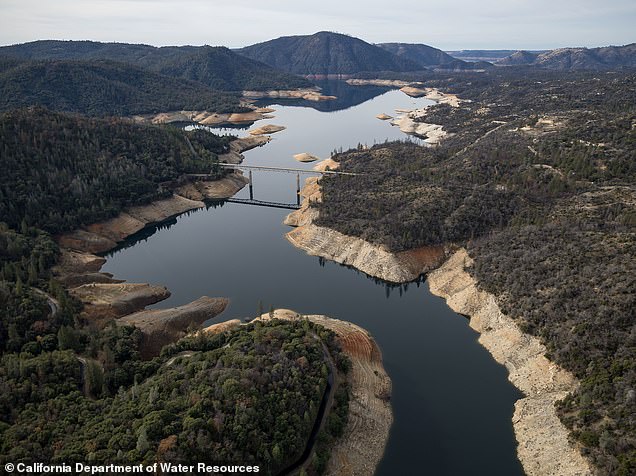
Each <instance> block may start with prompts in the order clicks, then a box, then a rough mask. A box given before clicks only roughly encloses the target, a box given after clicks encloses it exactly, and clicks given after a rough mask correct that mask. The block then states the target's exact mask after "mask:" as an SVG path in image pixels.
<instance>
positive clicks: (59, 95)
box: [0, 60, 241, 116]
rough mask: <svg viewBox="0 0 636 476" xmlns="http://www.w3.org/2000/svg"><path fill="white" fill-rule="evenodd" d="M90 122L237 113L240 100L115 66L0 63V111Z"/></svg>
mask: <svg viewBox="0 0 636 476" xmlns="http://www.w3.org/2000/svg"><path fill="white" fill-rule="evenodd" d="M35 105H37V106H44V107H46V108H48V109H51V110H56V111H68V112H79V113H83V114H88V115H91V116H101V115H131V114H143V113H151V112H160V111H174V110H183V109H186V110H209V111H215V112H229V111H239V110H241V106H240V104H239V96H238V95H234V94H230V93H228V92H219V91H214V90H212V89H210V88H209V87H207V86H204V85H203V84H201V83H197V82H194V81H187V80H181V79H175V78H172V77H169V76H163V75H160V74H157V73H153V72H151V71H147V70H144V69H141V68H138V67H135V66H132V65H130V64H125V63H117V62H114V61H105V60H91V61H75V60H55V61H18V60H8V61H2V60H0V110H9V109H14V108H20V107H26V106H35Z"/></svg>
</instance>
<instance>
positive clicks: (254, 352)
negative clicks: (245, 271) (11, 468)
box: [0, 321, 340, 475]
mask: <svg viewBox="0 0 636 476" xmlns="http://www.w3.org/2000/svg"><path fill="white" fill-rule="evenodd" d="M136 332H138V331H134V330H132V329H128V328H124V329H114V328H113V329H110V330H107V331H106V332H105V333H104V334H103V335H102V336H99V337H94V339H95V340H92V341H91V343H92V344H93V345H94V346H96V347H97V348H96V349H95V350H91V349H89V348H86V349H80V350H81V351H82V353H83V354H84V355H85V356H86V357H85V358H86V359H89V360H88V362H89V363H90V365H92V366H93V369H92V370H90V369H91V367H88V368H83V367H82V366H81V365H80V362H79V361H78V360H77V358H76V357H75V354H74V353H73V352H72V351H69V350H53V351H52V352H47V353H43V354H41V355H32V354H29V353H28V352H27V353H22V354H20V355H18V354H5V355H4V356H3V357H2V361H1V362H2V366H0V383H1V384H2V387H3V392H2V396H1V397H0V410H2V412H1V413H0V418H1V422H0V425H3V438H2V442H1V443H0V455H1V456H0V464H3V465H4V463H5V462H8V461H11V462H14V461H48V462H51V463H52V464H55V463H62V462H64V463H67V464H72V463H73V462H86V461H90V462H91V463H92V464H95V465H98V464H111V463H114V464H118V463H119V464H126V463H128V464H130V463H131V462H134V463H135V464H138V463H141V462H143V463H144V464H152V463H154V462H155V461H169V462H172V463H175V464H178V463H188V462H189V463H192V462H207V463H209V464H213V463H214V464H221V463H222V464H241V465H252V466H259V467H260V471H259V473H260V474H266V475H272V474H277V470H280V469H282V468H284V467H285V466H287V465H289V464H290V463H293V462H295V460H296V459H297V458H299V457H300V455H301V454H302V452H303V450H304V449H305V445H306V443H307V439H308V437H309V434H310V432H311V429H312V426H313V423H314V420H315V419H316V417H317V414H318V409H319V407H320V402H321V400H322V398H323V394H324V392H325V388H326V385H327V376H328V374H329V368H328V365H327V358H328V357H327V356H326V355H325V353H324V350H323V345H324V346H325V348H328V349H329V352H330V353H332V354H333V356H334V357H336V358H339V357H338V356H339V355H340V354H339V350H338V348H337V346H336V344H335V342H334V340H333V333H331V332H330V331H327V330H325V329H324V328H321V327H317V326H315V325H313V324H311V323H310V322H308V321H306V322H288V321H286V322H283V321H271V322H268V323H255V324H251V325H249V326H244V327H241V328H239V329H236V330H233V331H229V332H227V333H224V334H218V335H212V336H205V335H200V336H199V337H196V338H190V339H186V340H183V341H181V342H179V344H178V346H177V347H175V348H174V349H171V348H167V349H166V350H165V351H164V353H163V355H162V357H158V358H155V359H154V360H153V361H151V362H146V363H141V362H139V360H138V353H137V350H138V349H137V346H138V341H139V338H138V336H137V335H136ZM115 333H119V334H121V335H118V336H115V335H114V334H115ZM115 337H116V340H114V338H115ZM113 344H114V345H116V347H110V346H111V345H113ZM100 346H101V349H102V350H99V351H98V349H100ZM106 349H108V352H110V353H111V355H114V362H112V363H108V362H105V361H104V360H103V357H101V356H103V355H104V353H103V352H104V351H105V350H106ZM176 349H178V350H179V351H181V352H184V351H188V356H187V357H179V355H180V354H176ZM131 366H132V367H133V368H135V367H136V370H135V373H134V377H133V379H132V380H131V381H123V380H121V379H120V380H119V381H116V382H113V378H117V375H118V373H121V371H122V367H123V368H129V367H131ZM89 372H90V373H89ZM82 373H84V378H86V377H88V376H90V378H89V381H88V382H86V385H85V387H86V389H87V390H88V391H89V395H85V394H84V393H83V392H82V378H83V377H82ZM113 383H121V385H120V386H114V388H113ZM25 385H29V387H30V391H29V394H27V395H25V394H24V393H25V392H24V391H23V388H24V386H25ZM22 395H24V396H25V397H26V398H28V399H29V400H30V405H25V402H24V401H23V400H21V399H20V396H22ZM91 395H92V397H93V398H87V397H88V396H91ZM45 396H46V397H45Z"/></svg>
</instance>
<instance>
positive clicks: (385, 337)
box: [103, 83, 523, 476]
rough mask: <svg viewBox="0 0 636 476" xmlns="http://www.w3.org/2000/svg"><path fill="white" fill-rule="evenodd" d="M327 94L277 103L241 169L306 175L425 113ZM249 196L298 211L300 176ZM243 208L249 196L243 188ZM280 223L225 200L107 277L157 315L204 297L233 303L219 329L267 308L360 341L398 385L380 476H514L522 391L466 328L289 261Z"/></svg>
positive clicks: (382, 96) (450, 317)
mask: <svg viewBox="0 0 636 476" xmlns="http://www.w3.org/2000/svg"><path fill="white" fill-rule="evenodd" d="M335 87H337V93H338V94H339V95H340V97H339V102H338V103H337V104H332V105H326V104H308V103H285V104H272V105H271V107H272V108H274V109H276V112H274V113H272V114H273V115H274V116H275V118H272V119H268V120H266V121H261V122H259V123H258V124H257V125H258V126H260V125H263V124H267V123H270V124H279V125H283V126H286V127H287V129H286V130H284V131H282V132H279V133H276V134H273V136H272V141H271V142H270V143H269V144H267V145H266V146H264V147H261V148H258V149H254V150H251V151H248V152H246V153H245V154H244V155H245V157H246V160H245V161H244V164H247V165H267V166H276V167H293V168H307V169H310V168H311V167H312V166H313V164H301V163H299V162H297V161H295V160H294V159H293V157H292V156H293V154H297V153H300V152H308V153H310V154H313V155H317V156H319V157H321V158H326V157H329V154H330V153H331V152H332V151H333V150H340V149H344V150H346V149H348V148H351V147H355V146H357V145H358V144H359V143H360V144H366V145H373V144H374V143H381V142H384V141H385V140H394V139H402V140H404V139H406V136H405V135H404V134H403V133H402V132H400V130H399V129H398V128H397V127H393V126H391V125H390V123H389V122H385V121H381V120H379V119H377V118H376V117H375V116H376V115H377V114H380V113H387V114H389V115H392V116H393V115H395V109H396V108H397V109H413V108H416V107H422V106H424V105H426V104H428V103H430V102H429V101H427V100H425V99H413V98H410V97H408V96H406V95H405V94H403V93H401V92H399V91H388V92H385V90H382V89H379V88H366V89H365V88H362V89H354V88H347V87H346V86H344V85H343V84H342V83H335V85H334V84H333V83H332V84H326V85H325V92H326V93H327V94H328V93H329V92H330V91H331V90H333V88H335ZM349 93H350V94H351V100H350V101H348V102H347V98H348V96H347V94H349ZM354 96H355V97H354ZM312 106H313V107H312ZM339 107H340V109H338V108H339ZM215 132H219V133H227V132H228V131H227V130H222V129H217V130H215ZM230 132H232V133H234V134H237V135H245V134H246V131H245V130H242V129H231V131H230ZM254 195H255V198H257V199H259V200H267V201H278V202H287V203H294V202H295V201H296V175H294V174H287V173H268V172H255V173H254ZM238 197H242V198H246V197H248V191H247V189H244V190H242V191H241V192H240V193H239V195H238ZM288 212H289V211H287V210H281V209H274V208H262V207H255V206H249V205H244V204H237V203H225V204H223V205H222V206H210V207H209V208H207V209H205V210H198V211H194V212H191V213H187V214H184V215H181V216H179V217H177V218H176V219H174V220H172V221H170V222H169V223H167V224H163V225H162V226H159V227H157V228H155V229H152V230H148V231H146V233H145V234H143V235H140V236H138V237H136V238H135V239H133V240H131V241H130V242H129V243H128V244H127V247H125V248H122V249H120V250H118V251H115V252H114V253H112V254H111V255H110V256H109V257H108V262H107V264H106V265H105V266H104V269H103V270H104V271H108V272H111V273H113V274H114V275H115V276H116V277H117V278H121V279H127V280H129V281H131V282H151V283H155V284H164V285H166V286H167V287H168V288H169V289H170V291H171V292H172V296H171V297H170V298H169V299H168V300H166V301H163V302H161V303H159V304H157V305H155V307H162V308H163V307H172V306H177V305H180V304H184V303H187V302H190V301H192V300H194V299H197V298H198V297H200V296H202V295H207V296H224V297H228V298H230V300H231V303H230V306H229V307H228V309H227V310H226V311H225V312H224V313H223V314H222V315H221V316H219V317H218V318H217V319H216V320H215V322H216V321H222V320H227V319H232V318H246V317H253V316H254V315H256V313H257V312H258V310H259V309H264V310H265V311H266V310H268V309H269V308H270V306H273V307H276V308H289V309H294V310H296V311H298V312H301V313H304V314H325V315H328V316H331V317H334V318H338V319H342V320H347V321H351V322H354V323H356V324H358V325H360V326H362V327H364V328H366V329H367V330H369V331H370V332H371V334H372V335H373V336H374V338H375V339H376V341H377V342H378V344H379V346H380V348H381V349H382V353H383V357H384V364H385V367H386V369H387V371H388V373H389V376H390V377H391V379H392V381H393V395H392V406H393V412H394V418H395V420H394V424H393V427H392V429H391V435H390V439H389V442H388V445H387V448H386V452H385V455H384V458H383V460H382V462H381V464H380V466H379V468H378V471H377V473H376V474H377V475H381V476H393V475H396V476H402V475H405V476H411V475H432V476H441V475H488V476H494V475H502V476H512V475H517V474H523V471H522V468H521V466H520V464H519V461H518V460H517V457H516V453H515V447H516V442H515V439H514V435H513V430H512V423H511V417H512V413H513V405H514V402H515V400H516V399H518V398H519V397H520V396H521V394H520V393H519V392H518V391H517V390H516V389H515V388H514V387H513V386H512V385H511V384H510V383H509V382H508V380H507V377H506V375H507V373H506V370H505V369H504V367H502V366H500V365H498V364H497V363H496V362H495V361H494V360H493V359H492V357H491V356H490V354H489V353H488V352H487V351H486V350H485V349H484V348H483V347H482V346H480V345H479V344H478V342H477V337H478V335H477V334H476V333H475V332H474V331H473V330H472V329H470V327H469V326H468V322H467V320H466V319H465V318H464V317H462V316H459V315H457V314H455V313H454V312H452V311H451V310H450V309H449V308H448V307H447V306H446V304H445V302H444V301H443V300H442V299H440V298H437V297H435V296H433V295H432V294H431V293H430V292H429V290H428V285H427V284H426V283H421V284H417V283H411V284H409V285H407V286H403V287H391V286H387V285H385V284H383V283H381V282H378V281H377V280H373V279H369V278H368V277H367V276H365V275H364V274H362V273H359V272H357V271H356V270H354V269H350V268H347V267H343V266H339V265H337V264H334V263H330V262H326V263H325V262H323V261H321V260H319V259H317V258H316V257H312V256H308V255H306V254H305V253H304V252H302V251H300V250H297V249H296V248H294V247H293V246H292V245H291V244H290V243H289V242H288V241H287V240H286V239H285V237H284V235H285V233H286V232H287V231H289V228H288V227H286V226H284V225H282V221H283V219H284V217H285V215H286V214H287V213H288Z"/></svg>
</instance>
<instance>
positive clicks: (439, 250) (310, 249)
mask: <svg viewBox="0 0 636 476" xmlns="http://www.w3.org/2000/svg"><path fill="white" fill-rule="evenodd" d="M333 164H337V162H333V161H332V164H331V167H330V168H331V169H333V168H335V167H334V166H333ZM317 167H318V166H317ZM317 182H318V181H317V179H316V178H315V177H310V178H308V179H307V180H306V182H305V186H304V188H303V190H302V191H301V196H302V197H303V202H302V205H301V208H300V209H299V210H296V211H294V212H292V213H290V214H289V215H288V216H287V217H286V218H285V221H284V224H285V225H289V226H293V227H295V228H294V229H293V230H292V231H290V232H288V233H287V234H286V235H285V236H286V238H287V240H289V242H290V243H292V244H293V245H294V246H296V247H297V248H300V249H302V250H304V251H305V252H307V253H308V254H310V255H312V256H321V257H323V258H326V259H328V260H331V261H335V262H336V263H340V264H344V265H347V266H353V267H354V268H356V269H358V270H360V271H362V272H363V273H365V274H367V275H369V276H372V277H374V278H378V279H382V280H384V281H389V282H392V283H405V282H409V281H413V280H415V279H417V278H418V277H419V276H420V275H422V274H424V273H426V272H428V271H431V270H433V269H435V268H437V267H438V266H440V265H441V264H442V262H443V261H444V259H445V257H446V254H447V250H446V249H445V248H444V247H443V246H431V247H422V248H418V249H414V250H409V251H404V252H400V253H391V252H389V251H388V250H387V249H386V248H385V247H383V246H379V245H374V244H371V243H368V242H366V241H364V240H362V239H360V238H356V237H353V236H347V235H344V234H342V233H340V232H338V231H336V230H332V229H330V228H326V227H323V226H318V225H316V224H314V221H315V220H316V219H317V218H318V210H316V209H315V208H313V207H311V206H310V204H311V202H317V201H320V200H321V199H322V196H321V192H320V186H319V185H318V183H317Z"/></svg>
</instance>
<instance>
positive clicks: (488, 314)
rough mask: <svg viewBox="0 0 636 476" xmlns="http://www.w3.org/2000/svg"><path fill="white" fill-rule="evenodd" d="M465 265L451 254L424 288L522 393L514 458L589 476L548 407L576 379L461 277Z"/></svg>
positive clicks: (533, 470) (531, 469) (529, 466)
mask: <svg viewBox="0 0 636 476" xmlns="http://www.w3.org/2000/svg"><path fill="white" fill-rule="evenodd" d="M471 264H472V260H471V259H470V257H469V256H468V253H467V252H466V250H464V249H461V250H459V251H457V252H456V253H455V254H453V255H452V256H451V257H450V258H449V259H448V261H447V262H446V263H444V265H443V266H441V267H440V268H439V269H437V270H435V271H433V272H432V273H430V274H429V276H428V282H429V286H430V289H431V292H432V293H433V294H436V295H438V296H441V297H443V298H445V299H446V302H447V303H448V305H449V306H450V308H451V309H453V310H454V311H455V312H457V313H460V314H464V315H466V316H469V317H470V326H471V327H472V328H473V329H475V330H476V331H477V332H479V333H480V334H481V336H480V337H479V342H480V343H481V344H482V345H483V346H484V347H485V348H486V349H487V350H488V351H489V352H490V353H491V354H492V356H493V357H494V358H495V360H496V361H497V362H499V363H501V364H503V365H505V366H506V368H507V369H508V372H509V374H508V378H509V380H510V381H511V382H512V383H513V384H514V385H515V386H516V387H517V388H518V389H520V390H521V391H522V392H523V393H524V394H525V397H524V398H522V399H520V400H518V401H517V402H516V403H515V412H514V416H513V426H514V430H515V435H516V438H517V441H518V442H519V446H518V447H517V454H518V456H519V460H520V461H521V463H522V464H523V467H524V469H525V471H526V473H527V474H528V475H530V476H532V475H548V474H550V475H552V474H553V475H559V476H570V475H571V476H574V475H579V476H580V475H588V474H592V471H591V469H590V466H589V464H588V462H587V460H585V458H583V456H582V455H581V453H580V452H579V451H578V449H577V448H576V447H574V446H573V445H572V444H570V443H569V441H568V431H567V429H566V428H565V426H563V424H562V423H561V421H560V420H559V418H558V416H557V414H556V409H555V407H554V404H555V402H556V401H558V400H560V399H562V398H563V397H565V396H566V395H567V394H568V393H569V392H571V391H572V390H574V389H575V388H576V386H577V381H576V379H575V378H574V377H573V376H572V374H570V373H569V372H567V371H565V370H563V369H562V368H560V367H559V366H558V365H556V364H554V363H552V362H550V361H549V360H548V359H547V358H546V357H545V352H546V349H545V347H544V346H543V345H542V344H541V343H540V342H539V340H538V339H537V338H535V337H532V336H529V335H527V334H524V333H522V332H521V331H520V330H519V329H518V327H517V325H516V324H515V323H514V321H513V320H512V319H511V318H510V317H508V316H506V315H505V314H503V313H502V312H501V310H500V309H499V306H498V305H497V302H496V300H495V297H494V296H493V295H492V294H489V293H486V292H483V291H480V290H479V289H478V287H477V283H476V282H475V280H474V279H473V277H472V276H470V274H468V273H467V272H466V267H467V266H470V265H471Z"/></svg>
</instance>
